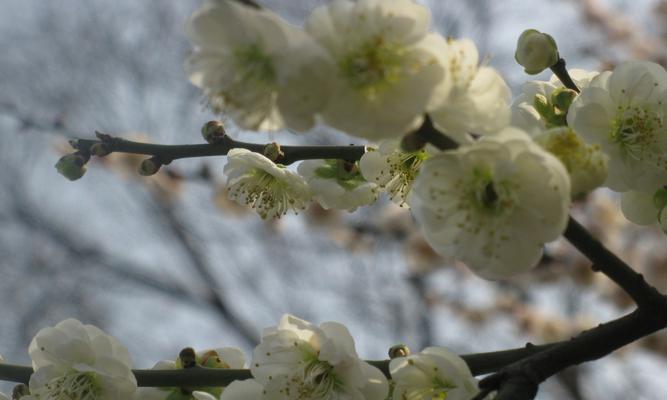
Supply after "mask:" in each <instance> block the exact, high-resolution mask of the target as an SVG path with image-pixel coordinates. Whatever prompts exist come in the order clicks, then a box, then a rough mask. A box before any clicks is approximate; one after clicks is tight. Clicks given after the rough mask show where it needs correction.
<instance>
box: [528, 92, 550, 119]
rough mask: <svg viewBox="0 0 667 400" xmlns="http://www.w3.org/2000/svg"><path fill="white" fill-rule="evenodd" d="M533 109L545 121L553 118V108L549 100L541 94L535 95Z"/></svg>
mask: <svg viewBox="0 0 667 400" xmlns="http://www.w3.org/2000/svg"><path fill="white" fill-rule="evenodd" d="M533 107H535V109H536V110H537V112H538V113H539V114H540V115H541V116H542V118H544V119H550V118H551V117H553V113H554V112H553V106H552V105H551V103H549V99H547V97H546V96H545V95H543V94H541V93H538V94H536V95H535V98H534V99H533Z"/></svg>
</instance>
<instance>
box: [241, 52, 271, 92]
mask: <svg viewBox="0 0 667 400" xmlns="http://www.w3.org/2000/svg"><path fill="white" fill-rule="evenodd" d="M234 59H235V63H236V73H237V80H238V81H240V82H243V83H249V82H254V83H259V84H261V85H266V86H270V85H272V84H273V83H274V82H275V79H276V72H275V69H274V68H273V63H272V62H271V58H270V57H269V56H267V55H266V54H264V52H263V51H262V49H261V48H260V47H259V45H257V44H252V45H250V46H248V47H246V48H242V49H237V50H236V51H234Z"/></svg>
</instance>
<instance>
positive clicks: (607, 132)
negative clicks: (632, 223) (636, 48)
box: [567, 61, 667, 192]
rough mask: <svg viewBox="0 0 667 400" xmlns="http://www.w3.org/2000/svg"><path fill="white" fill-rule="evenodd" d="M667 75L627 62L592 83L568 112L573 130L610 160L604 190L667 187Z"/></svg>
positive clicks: (656, 67)
mask: <svg viewBox="0 0 667 400" xmlns="http://www.w3.org/2000/svg"><path fill="white" fill-rule="evenodd" d="M665 90H667V72H666V71H665V70H664V68H662V67H661V66H660V65H658V64H654V63H650V62H645V61H631V62H626V63H623V64H621V65H619V66H618V67H616V69H615V70H614V71H613V72H604V73H602V74H600V75H598V76H597V77H595V78H594V79H593V81H592V82H591V84H590V86H589V87H587V88H585V89H583V90H582V92H581V94H580V95H579V96H578V97H577V98H576V99H575V100H574V102H573V103H572V106H571V107H570V110H569V112H568V117H567V121H568V124H569V125H570V127H572V129H574V131H575V132H577V133H578V134H579V135H581V136H582V137H583V138H584V140H585V141H587V142H588V143H599V144H600V146H601V148H602V150H603V151H604V152H605V153H607V155H609V175H608V177H607V181H606V182H605V185H606V186H608V187H609V188H611V189H613V190H616V191H627V190H637V191H645V192H650V191H654V190H656V189H657V188H658V187H661V186H662V185H663V184H664V183H665V182H667V126H665V122H667V121H666V120H665V116H666V115H667V114H666V113H667V102H666V100H667V92H666V91H665Z"/></svg>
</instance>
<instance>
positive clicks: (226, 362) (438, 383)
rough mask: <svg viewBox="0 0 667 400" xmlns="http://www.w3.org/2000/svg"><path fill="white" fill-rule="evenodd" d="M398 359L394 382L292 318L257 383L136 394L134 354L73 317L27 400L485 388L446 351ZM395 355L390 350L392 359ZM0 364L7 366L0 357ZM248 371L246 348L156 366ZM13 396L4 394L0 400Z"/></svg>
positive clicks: (303, 396)
mask: <svg viewBox="0 0 667 400" xmlns="http://www.w3.org/2000/svg"><path fill="white" fill-rule="evenodd" d="M400 347H401V352H393V353H394V354H392V359H391V360H390V361H389V363H388V368H386V369H388V372H389V373H388V376H385V374H384V373H383V372H381V370H380V369H379V368H377V367H376V366H373V365H371V364H370V363H368V362H366V361H363V360H362V359H360V358H359V356H358V355H357V351H356V349H355V344H354V339H353V338H352V336H351V335H350V332H349V331H348V329H347V328H346V327H345V326H344V325H342V324H340V323H337V322H324V323H322V324H320V325H319V326H317V325H314V324H312V323H310V322H307V321H304V320H302V319H299V318H297V317H295V316H293V315H284V316H283V317H282V319H281V320H280V322H279V323H278V325H277V326H275V327H271V328H267V329H265V330H264V332H263V334H262V339H261V342H260V344H259V345H257V347H256V348H255V349H254V351H253V354H252V360H251V362H250V372H251V373H252V378H251V379H248V380H239V381H233V382H232V383H231V384H229V385H228V386H227V387H221V386H216V387H197V388H192V387H165V388H149V387H142V388H137V381H136V379H135V377H134V374H133V373H132V370H131V367H132V362H131V359H130V356H129V354H128V351H127V349H126V348H125V347H124V346H123V345H122V344H120V343H119V342H118V341H116V340H115V339H114V338H113V337H111V336H109V335H107V334H105V333H104V332H102V331H101V330H100V329H98V328H96V327H94V326H92V325H83V324H82V323H81V322H79V321H77V320H74V319H68V320H65V321H62V322H60V323H59V324H57V325H56V326H55V327H52V328H45V329H42V330H41V331H39V332H38V333H37V335H36V336H35V338H34V339H33V340H32V343H31V344H30V348H29V353H30V357H31V358H32V361H33V368H34V373H33V374H32V376H31V378H30V384H29V390H28V392H29V393H28V394H25V395H23V396H21V397H20V398H21V399H23V400H98V399H108V400H112V399H130V400H131V399H137V400H148V399H151V400H176V399H178V400H192V399H194V400H216V399H219V400H247V399H266V400H329V399H330V400H332V399H354V400H386V399H393V400H403V399H414V400H428V399H444V398H447V399H448V400H467V399H470V398H472V397H473V396H474V395H475V394H476V393H477V392H478V388H477V381H476V380H475V378H474V377H473V376H472V374H471V372H470V369H469V368H468V366H467V365H466V363H465V361H464V360H463V359H461V358H460V357H459V356H457V355H456V354H454V353H452V352H451V351H449V350H448V349H446V348H443V347H429V348H426V349H424V350H423V351H422V352H420V353H417V354H412V355H410V354H409V350H407V348H406V347H405V346H400ZM390 353H392V352H390ZM0 362H2V360H1V358H0ZM184 368H199V369H201V368H218V369H243V368H246V362H245V356H244V354H243V353H242V352H241V350H239V349H236V348H232V347H225V348H218V349H211V350H205V351H201V352H196V353H195V352H194V350H192V349H189V348H188V349H185V350H183V351H182V352H181V355H179V358H178V359H177V360H176V361H160V362H158V363H157V364H156V365H155V367H154V368H153V369H154V370H156V371H159V370H179V369H184ZM3 398H7V397H6V396H4V395H3V394H1V393H0V399H3Z"/></svg>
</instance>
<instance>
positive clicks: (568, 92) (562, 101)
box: [551, 88, 577, 115]
mask: <svg viewBox="0 0 667 400" xmlns="http://www.w3.org/2000/svg"><path fill="white" fill-rule="evenodd" d="M576 97H577V92H575V91H574V90H572V89H568V88H558V89H556V90H554V91H553V93H551V103H552V104H553V105H554V108H555V110H554V111H555V112H556V113H557V114H558V115H567V110H569V109H570V105H571V104H572V102H573V101H574V99H575V98H576Z"/></svg>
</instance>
